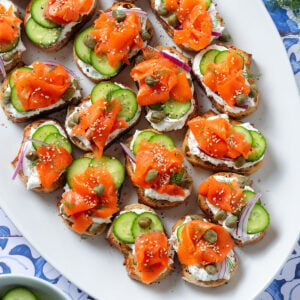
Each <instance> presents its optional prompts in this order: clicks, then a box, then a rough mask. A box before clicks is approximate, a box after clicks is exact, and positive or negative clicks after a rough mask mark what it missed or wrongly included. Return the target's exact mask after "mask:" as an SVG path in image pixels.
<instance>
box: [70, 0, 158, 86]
mask: <svg viewBox="0 0 300 300" xmlns="http://www.w3.org/2000/svg"><path fill="white" fill-rule="evenodd" d="M130 2H134V1H127V2H115V3H114V4H113V5H112V6H111V7H110V8H108V9H107V10H106V11H105V12H111V11H112V10H115V9H117V8H118V7H120V6H121V7H123V8H126V9H130V8H135V7H136V6H135V5H134V4H132V3H130ZM146 29H147V30H148V32H149V33H150V35H151V38H150V39H149V40H148V41H147V43H149V42H150V40H151V39H152V37H153V34H154V29H153V26H152V24H151V22H150V20H149V19H147V23H146ZM75 40H76V38H75ZM73 56H74V61H75V63H76V65H77V67H78V69H79V70H80V71H81V73H82V74H83V75H84V76H85V77H87V78H88V79H89V80H91V81H92V82H94V83H99V82H101V81H104V80H109V79H110V78H113V77H115V76H117V75H118V74H119V73H120V72H121V71H122V70H123V69H124V68H125V67H126V64H123V65H122V67H121V68H120V70H119V72H118V73H117V74H116V75H114V76H106V75H103V76H101V78H95V77H93V76H91V75H90V74H88V73H87V72H84V70H83V68H82V67H81V66H80V64H79V61H80V59H79V57H78V56H77V55H76V52H75V47H73ZM134 56H135V55H133V56H132V57H130V59H132V58H133V57H134ZM91 67H92V66H91ZM99 74H100V73H99Z"/></svg>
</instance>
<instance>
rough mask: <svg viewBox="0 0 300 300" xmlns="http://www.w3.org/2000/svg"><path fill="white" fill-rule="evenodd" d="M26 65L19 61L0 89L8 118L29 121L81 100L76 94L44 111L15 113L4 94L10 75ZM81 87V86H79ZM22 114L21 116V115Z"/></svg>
mask: <svg viewBox="0 0 300 300" xmlns="http://www.w3.org/2000/svg"><path fill="white" fill-rule="evenodd" d="M22 66H24V63H22V62H21V63H19V64H18V65H17V66H16V68H14V69H13V70H12V71H11V72H10V73H9V74H8V75H7V76H6V78H5V79H4V81H3V83H2V86H1V89H0V104H1V107H2V109H3V111H4V113H5V115H6V117H7V119H9V120H11V121H13V122H15V123H24V122H28V121H30V120H33V119H36V118H38V117H42V116H45V115H48V114H50V113H53V112H56V111H60V110H62V109H64V108H65V107H67V106H68V105H69V104H75V103H77V102H78V101H79V99H80V97H78V96H74V97H73V98H72V99H70V100H68V101H64V102H62V103H61V104H60V105H53V106H50V107H49V108H45V109H44V110H43V111H38V110H37V111H36V113H34V114H32V111H30V113H29V114H27V113H26V112H25V113H17V111H16V115H14V113H13V112H11V111H9V109H8V108H7V104H5V103H4V101H3V94H4V93H5V91H6V90H7V88H9V78H10V75H11V74H12V73H13V72H14V71H15V70H16V69H18V68H20V67H22ZM78 89H79V87H78ZM20 114H21V116H20Z"/></svg>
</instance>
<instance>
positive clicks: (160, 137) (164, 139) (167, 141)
mask: <svg viewBox="0 0 300 300" xmlns="http://www.w3.org/2000/svg"><path fill="white" fill-rule="evenodd" d="M149 142H150V143H154V144H158V145H160V146H162V147H164V148H166V149H168V150H172V149H174V148H175V144H174V141H173V140H172V139H171V138H170V137H169V136H168V135H166V134H157V135H155V136H153V137H152V138H151V139H150V140H149Z"/></svg>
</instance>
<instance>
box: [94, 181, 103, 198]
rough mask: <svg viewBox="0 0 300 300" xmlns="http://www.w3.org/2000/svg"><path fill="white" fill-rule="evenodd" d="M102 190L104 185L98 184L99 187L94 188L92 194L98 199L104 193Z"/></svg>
mask: <svg viewBox="0 0 300 300" xmlns="http://www.w3.org/2000/svg"><path fill="white" fill-rule="evenodd" d="M104 189H105V187H104V185H103V184H102V183H100V184H99V185H97V186H95V187H94V192H95V194H96V195H97V196H98V197H100V196H102V194H103V193H104Z"/></svg>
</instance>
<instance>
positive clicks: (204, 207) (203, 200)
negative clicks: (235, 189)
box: [197, 172, 266, 247]
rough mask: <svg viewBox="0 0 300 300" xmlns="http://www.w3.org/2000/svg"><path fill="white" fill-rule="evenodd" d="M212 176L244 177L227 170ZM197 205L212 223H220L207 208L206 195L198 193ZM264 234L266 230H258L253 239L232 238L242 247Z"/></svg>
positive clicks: (258, 239) (259, 238) (254, 241)
mask: <svg viewBox="0 0 300 300" xmlns="http://www.w3.org/2000/svg"><path fill="white" fill-rule="evenodd" d="M212 176H224V177H227V178H232V177H234V178H237V179H238V178H241V177H244V176H243V175H240V174H236V173H227V172H219V173H216V174H214V175H212ZM250 186H252V180H251V184H250ZM197 200H198V205H199V207H200V209H201V210H202V211H203V212H204V213H205V214H206V215H207V216H209V217H210V218H211V219H212V220H213V222H214V223H216V224H218V225H221V224H219V223H218V221H216V220H215V219H214V214H213V212H212V211H211V209H210V208H209V206H208V205H207V202H206V197H204V196H202V195H201V194H199V193H198V199H197ZM265 234H266V230H264V231H262V232H260V234H259V236H258V237H257V238H255V239H253V240H249V241H245V242H242V241H241V240H239V239H235V238H234V237H233V236H231V237H232V239H233V240H234V243H235V244H236V245H237V246H240V247H243V246H245V245H249V244H254V243H256V242H258V241H260V240H261V239H262V238H263V237H264V236H265Z"/></svg>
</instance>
